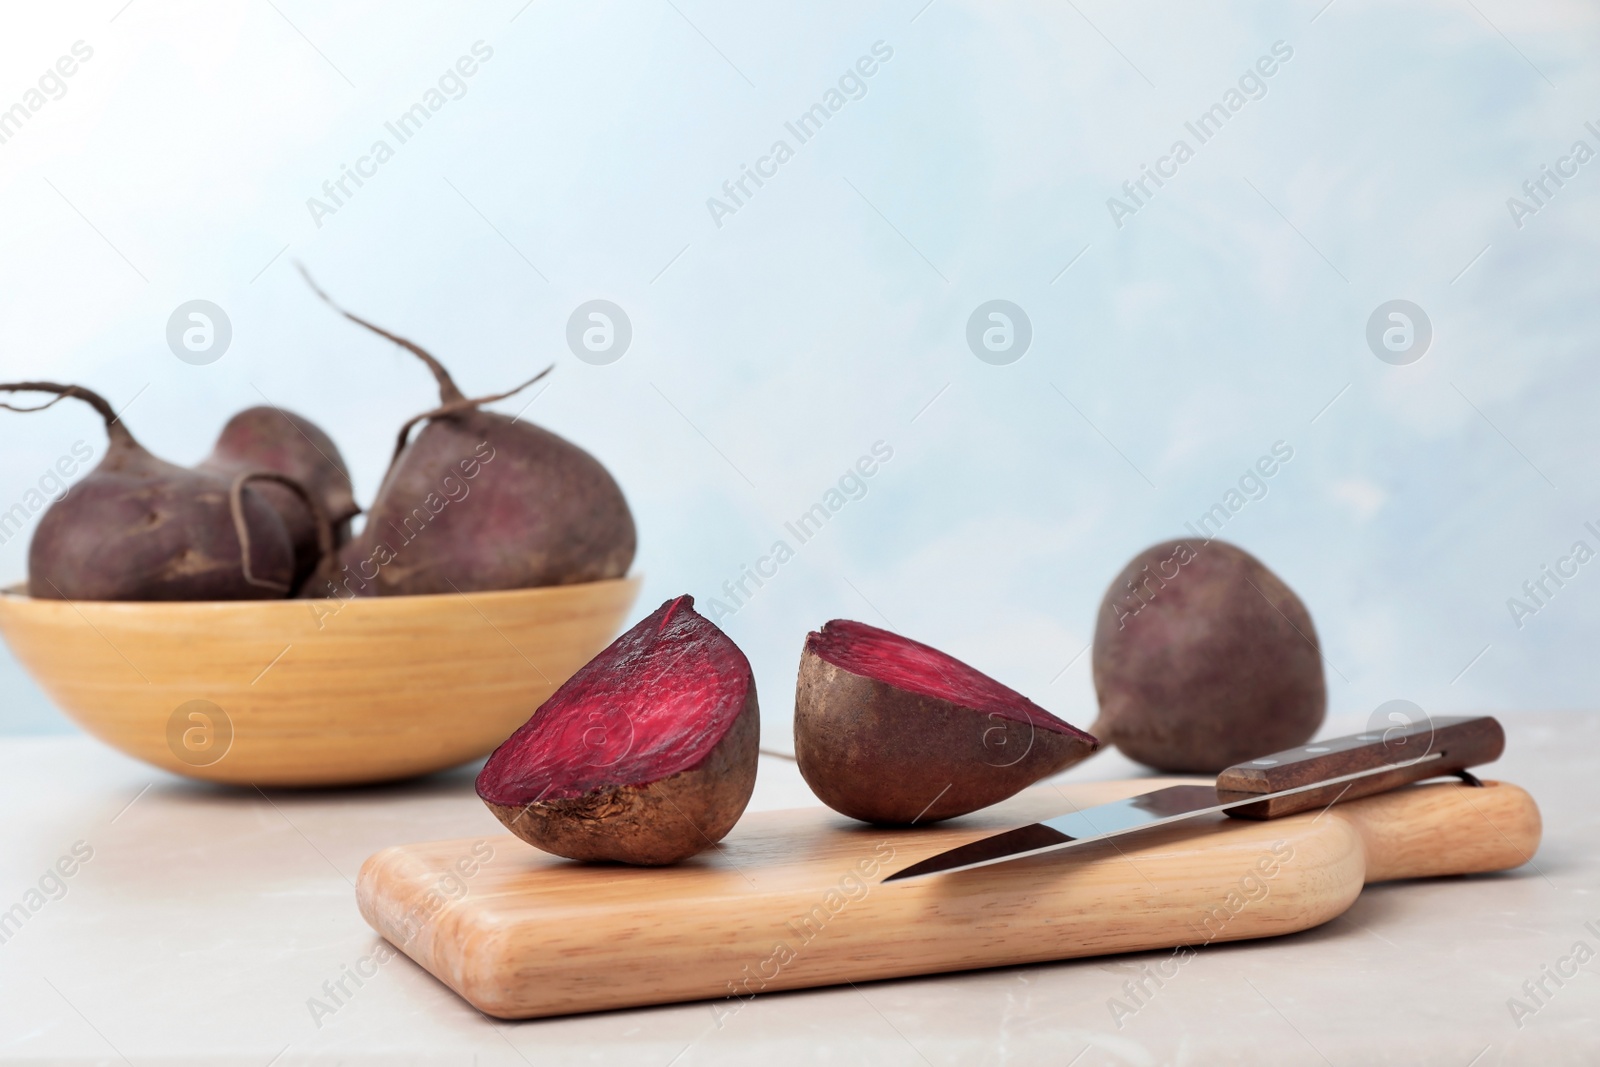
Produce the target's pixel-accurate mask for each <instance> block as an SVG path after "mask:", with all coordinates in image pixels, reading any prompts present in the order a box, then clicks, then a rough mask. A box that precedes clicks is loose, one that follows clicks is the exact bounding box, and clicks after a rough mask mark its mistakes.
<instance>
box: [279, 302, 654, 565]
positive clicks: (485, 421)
mask: <svg viewBox="0 0 1600 1067" xmlns="http://www.w3.org/2000/svg"><path fill="white" fill-rule="evenodd" d="M306 280H307V281H308V282H310V281H311V280H310V278H309V276H308V277H307V279H306ZM311 284H312V288H313V289H315V290H316V292H317V295H318V296H320V297H322V299H323V300H325V301H327V302H328V304H329V305H330V306H332V307H333V308H334V310H336V311H338V312H339V313H340V314H341V315H343V316H344V317H345V318H347V319H349V320H350V321H351V322H354V323H356V324H357V325H359V326H363V327H365V328H366V329H368V330H371V331H372V332H374V333H376V334H378V335H379V336H380V337H384V338H387V339H388V340H390V341H393V342H394V343H395V344H397V345H399V346H400V347H401V348H404V349H405V350H406V351H408V352H410V353H411V354H413V355H415V356H416V357H417V358H418V359H420V360H422V362H423V363H424V364H426V365H427V367H428V369H429V370H431V371H432V372H433V376H434V379H435V380H436V381H437V382H438V385H439V406H438V407H437V408H434V409H432V410H431V411H426V412H423V413H422V414H420V415H418V416H416V417H415V418H413V419H411V420H410V421H408V422H407V423H406V424H405V425H404V426H403V427H401V430H400V434H399V440H398V441H397V442H396V445H395V454H394V458H393V460H392V461H391V462H390V465H389V471H388V473H387V474H385V475H384V479H383V484H382V486H381V488H380V489H379V491H378V494H377V498H376V499H375V500H373V502H372V507H371V508H370V509H369V510H368V512H367V522H366V525H365V526H364V527H363V528H362V531H361V533H360V534H359V535H358V536H357V537H356V538H355V539H354V540H353V541H352V542H351V543H350V545H349V546H347V547H346V549H345V550H344V552H343V553H342V562H343V563H344V564H345V566H346V568H347V571H346V573H347V574H348V575H349V577H348V578H347V579H346V583H345V584H346V585H347V587H348V589H349V591H350V592H351V593H355V594H357V595H379V596H393V595H408V594H419V593H450V592H472V591H474V590H488V589H521V588H526V587H530V586H544V585H569V584H573V583H576V582H593V581H600V580H602V579H606V578H620V577H622V576H623V575H625V574H627V573H628V567H629V566H630V565H631V564H632V563H633V554H634V549H635V546H636V532H635V529H634V523H633V513H632V512H631V511H629V509H628V502H627V500H626V499H625V498H624V497H623V495H622V489H621V488H620V487H619V486H618V485H617V483H616V480H615V479H613V478H612V477H611V474H610V472H609V471H607V470H606V469H605V467H604V466H602V465H601V463H600V461H599V460H597V459H595V458H594V457H593V456H591V455H590V454H589V453H587V452H585V451H584V450H583V449H581V448H579V447H578V446H577V445H575V444H573V443H572V442H570V441H567V440H566V439H565V438H562V437H558V436H556V435H555V434H553V433H551V432H549V431H548V430H543V429H540V428H539V427H537V426H533V425H531V424H529V423H526V422H522V421H520V420H519V419H516V418H512V417H510V416H507V415H501V414H499V413H497V412H493V411H485V410H483V407H482V406H483V405H484V404H486V403H489V402H490V401H493V400H501V399H504V398H505V397H508V396H511V395H512V394H513V393H516V392H517V391H519V390H521V389H524V388H526V387H527V386H529V385H532V384H533V382H536V381H538V380H539V378H541V377H543V374H540V375H536V376H535V377H534V378H532V379H530V380H529V381H527V382H524V383H523V384H522V385H520V386H518V387H517V388H516V389H513V390H511V391H510V392H507V393H501V394H497V395H495V396H487V397H478V398H468V397H466V396H463V395H462V393H461V390H460V389H459V388H458V387H457V386H456V383H455V380H454V379H452V378H451V377H450V372H449V371H447V370H446V369H445V368H444V366H443V364H441V363H440V362H439V361H438V360H437V359H435V358H434V357H433V356H432V355H430V354H429V353H428V352H427V351H425V350H424V349H422V348H421V347H419V346H417V345H416V344H413V343H412V342H410V341H408V340H406V339H405V338H403V337H399V336H396V335H395V334H392V333H390V332H389V331H387V330H385V329H383V328H381V327H379V326H375V325H373V324H372V323H370V322H368V321H367V320H365V319H363V318H361V317H359V316H357V315H354V314H351V313H350V312H348V311H345V310H344V309H343V308H340V307H339V306H338V305H337V304H334V303H333V301H332V300H330V299H329V298H328V296H327V294H325V293H323V292H322V291H321V290H320V289H316V285H315V283H311ZM544 373H548V370H547V371H545V372H544ZM419 422H421V423H423V426H422V429H421V430H420V431H418V432H417V434H416V435H415V436H414V437H413V436H412V435H411V431H412V428H413V427H415V426H416V425H417V423H419Z"/></svg>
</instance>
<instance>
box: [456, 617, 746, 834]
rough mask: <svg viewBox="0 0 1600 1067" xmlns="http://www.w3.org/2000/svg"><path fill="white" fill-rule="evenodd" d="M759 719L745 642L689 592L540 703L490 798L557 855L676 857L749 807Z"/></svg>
mask: <svg viewBox="0 0 1600 1067" xmlns="http://www.w3.org/2000/svg"><path fill="white" fill-rule="evenodd" d="M760 721H761V720H760V711H759V710H758V708H757V705H756V690H755V678H754V676H753V674H752V673H751V670H750V663H749V661H748V660H746V659H745V656H744V653H742V652H740V651H739V648H738V646H736V645H735V644H734V643H733V642H732V641H730V640H729V639H728V637H727V635H725V634H724V633H723V632H722V631H721V630H719V629H717V627H716V626H715V625H713V624H712V623H711V622H710V621H709V620H708V619H706V618H704V617H703V616H701V615H700V614H699V613H698V612H696V611H695V610H694V599H693V598H692V597H689V596H681V597H678V598H676V599H675V600H669V601H667V602H666V603H665V604H663V605H662V606H661V607H660V608H658V609H657V610H656V611H655V612H653V613H652V614H651V615H649V616H648V617H646V618H645V619H644V620H643V621H641V622H640V623H639V624H638V625H636V626H634V627H633V628H632V629H631V630H629V631H628V632H627V633H625V634H623V635H622V636H621V637H619V638H617V639H616V641H614V642H612V644H611V645H610V646H609V647H608V648H606V649H605V651H603V652H601V653H600V654H599V655H598V656H596V657H595V658H594V659H592V660H590V661H589V662H588V663H587V664H585V665H584V666H583V667H582V668H581V669H580V670H579V671H578V672H577V673H576V674H574V675H573V676H572V677H571V678H570V679H568V680H567V682H566V683H565V684H564V685H562V686H561V687H560V688H559V689H557V690H556V691H555V693H553V694H552V695H551V696H550V699H548V700H546V701H545V702H544V703H543V704H542V705H540V707H539V709H538V710H537V711H536V712H534V714H533V717H532V718H531V719H529V720H528V722H527V723H525V724H524V725H523V726H522V727H520V728H519V729H518V730H517V731H516V732H515V733H514V734H512V735H511V737H509V738H508V739H507V740H506V742H505V743H504V744H502V745H501V746H500V747H499V748H498V749H496V750H495V752H494V754H493V755H492V756H490V757H489V761H488V762H487V763H486V764H485V765H484V768H483V770H482V771H481V772H480V773H479V775H478V781H477V788H478V795H479V796H480V797H481V798H482V799H483V801H484V802H485V803H486V804H487V805H488V806H489V808H490V810H491V811H493V812H494V813H495V814H496V816H498V817H499V818H500V820H501V821H502V822H504V823H505V825H506V826H507V827H508V828H509V829H511V830H512V832H514V833H516V834H517V835H518V836H520V837H522V838H523V839H524V840H526V841H528V842H529V843H530V844H533V845H535V846H537V847H539V848H542V849H544V850H545V851H547V852H554V853H556V854H557V855H561V856H567V857H570V858H572V859H583V860H620V861H623V862H627V863H642V864H660V863H673V862H676V861H677V860H680V859H684V858H686V857H688V856H691V855H693V854H694V853H696V852H699V851H700V850H701V849H704V848H706V847H709V846H710V845H711V844H713V843H715V842H716V841H718V840H720V839H721V838H722V837H723V836H724V835H725V834H726V833H727V832H728V831H729V830H730V829H732V828H733V824H734V823H735V822H736V821H737V820H738V818H739V816H740V814H742V813H743V811H744V807H745V804H746V803H748V802H749V799H750V793H751V790H752V789H753V788H754V785H755V772H756V760H757V746H758V744H759V740H760Z"/></svg>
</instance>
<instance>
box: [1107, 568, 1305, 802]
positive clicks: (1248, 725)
mask: <svg viewBox="0 0 1600 1067" xmlns="http://www.w3.org/2000/svg"><path fill="white" fill-rule="evenodd" d="M1094 687H1095V692H1096V694H1097V695H1098V696H1099V699H1100V718H1099V720H1098V721H1097V722H1096V723H1095V725H1094V727H1093V729H1094V732H1095V733H1096V734H1097V735H1098V736H1099V737H1100V738H1101V739H1103V740H1104V741H1106V742H1107V743H1109V744H1114V745H1116V747H1117V748H1118V749H1119V750H1121V752H1122V753H1123V754H1124V755H1126V756H1128V757H1129V758H1130V759H1135V760H1138V761H1139V762H1140V763H1143V764H1145V765H1146V766H1148V767H1153V768H1155V769H1156V770H1160V771H1169V772H1196V773H1204V774H1215V773H1217V772H1219V771H1221V770H1223V769H1224V768H1227V767H1231V766H1233V765H1234V764H1235V763H1238V762H1240V761H1242V760H1247V759H1251V758H1253V757H1256V756H1261V755H1264V754H1266V753H1268V752H1279V751H1282V750H1283V749H1288V748H1294V747H1295V746H1297V745H1302V744H1304V743H1305V742H1307V741H1309V740H1311V738H1312V737H1313V736H1314V735H1315V734H1316V732H1317V728H1318V727H1319V726H1321V725H1322V717H1323V713H1324V712H1325V711H1326V709H1327V704H1328V687H1327V683H1326V681H1325V680H1324V678H1323V674H1322V655H1321V652H1320V651H1319V649H1318V645H1317V631H1316V628H1315V627H1314V626H1313V625H1312V624H1311V615H1310V613H1309V612H1308V611H1306V606H1305V604H1303V603H1301V601H1300V598H1299V597H1298V596H1296V595H1295V594H1294V591H1293V590H1292V589H1290V588H1289V587H1288V586H1287V585H1285V584H1284V583H1283V581H1282V580H1281V579H1280V578H1279V577H1278V576H1277V575H1276V574H1273V573H1272V571H1270V570H1268V569H1267V567H1266V565H1265V564H1263V563H1262V562H1261V561H1260V560H1258V559H1256V557H1254V556H1252V555H1251V554H1250V553H1248V552H1246V551H1244V550H1243V549H1241V548H1237V547H1235V546H1233V545H1230V544H1228V543H1226V542H1224V541H1166V542H1163V543H1162V544H1158V545H1152V546H1151V547H1150V548H1147V549H1145V550H1144V551H1143V552H1141V553H1139V554H1138V555H1137V556H1135V557H1134V558H1133V559H1132V560H1131V561H1130V562H1129V563H1128V565H1127V566H1126V567H1124V568H1123V569H1122V573H1121V574H1119V575H1117V577H1116V578H1115V579H1113V580H1112V582H1111V586H1110V588H1108V589H1107V590H1106V594H1105V597H1104V599H1103V600H1102V601H1101V603H1100V617H1099V620H1098V621H1097V622H1096V624H1095V631H1094Z"/></svg>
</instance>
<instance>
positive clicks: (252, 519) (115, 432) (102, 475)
mask: <svg viewBox="0 0 1600 1067" xmlns="http://www.w3.org/2000/svg"><path fill="white" fill-rule="evenodd" d="M0 392H7V393H23V392H27V393H54V394H56V397H55V399H54V400H51V401H49V402H48V403H46V404H42V405H40V406H39V407H35V408H19V407H15V406H13V405H11V404H0V407H5V408H8V409H10V410H12V411H39V410H42V409H43V408H47V407H50V406H51V405H52V404H55V403H57V402H58V401H60V400H61V399H62V398H64V397H69V396H70V397H75V398H77V399H79V400H82V401H84V402H85V403H87V404H89V405H90V406H91V407H93V408H94V409H95V410H96V411H98V412H99V413H100V416H101V418H103V419H104V420H105V424H106V434H107V436H108V437H109V438H110V441H109V443H108V445H107V448H106V454H105V458H103V459H102V460H101V461H100V463H99V464H98V465H97V466H96V467H95V468H94V470H92V471H90V472H89V473H88V474H85V475H84V476H83V477H82V478H81V479H79V480H78V482H77V484H75V485H74V486H73V487H72V489H71V491H70V492H68V493H67V495H66V496H64V497H62V498H61V499H59V500H57V501H56V502H55V503H54V504H52V505H51V506H50V507H49V508H48V509H47V510H46V511H45V513H44V515H43V516H41V517H40V519H39V527H38V529H37V530H35V531H34V534H33V541H32V543H31V544H30V545H29V546H28V591H29V593H30V594H31V595H32V596H35V597H40V598H44V599H53V600H266V599H272V598H275V597H283V596H286V595H288V592H289V587H290V581H291V579H292V578H293V576H294V555H293V550H292V547H291V545H290V541H289V533H288V531H287V530H286V529H285V528H284V525H283V520H282V519H280V518H278V515H277V512H275V511H273V509H272V507H271V506H270V505H269V504H268V503H267V502H266V500H265V499H263V498H262V496H261V495H260V494H259V493H257V492H256V491H255V490H254V489H251V488H249V487H248V486H246V485H244V484H243V480H245V479H246V478H247V476H239V477H236V478H229V477H227V476H225V475H222V474H216V473H213V472H210V471H198V470H191V469H190V468H188V467H179V466H177V465H176V464H172V463H168V462H166V461H165V460H161V459H157V458H156V457H155V456H153V455H151V454H150V453H149V452H147V451H146V450H145V449H144V447H143V446H142V445H140V444H139V443H138V442H137V441H135V440H134V439H133V435H132V434H130V433H129V432H128V429H127V427H126V426H124V425H123V424H122V422H121V421H120V420H119V419H118V418H117V414H116V412H115V411H113V410H112V408H111V405H110V404H108V403H107V402H106V401H105V399H104V398H103V397H101V396H100V395H98V394H97V393H93V392H91V391H89V390H88V389H85V388H83V387H82V386H77V385H59V384H57V383H55V382H11V383H8V384H0ZM241 532H242V533H243V534H244V537H243V541H242V542H241V537H240V534H241ZM241 544H244V545H245V549H241Z"/></svg>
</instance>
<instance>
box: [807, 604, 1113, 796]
mask: <svg viewBox="0 0 1600 1067" xmlns="http://www.w3.org/2000/svg"><path fill="white" fill-rule="evenodd" d="M1098 747H1099V742H1097V741H1096V740H1095V739H1094V738H1093V737H1092V736H1090V735H1089V734H1087V733H1084V732H1083V731H1082V730H1079V729H1078V728H1076V727H1074V726H1071V725H1069V724H1068V723H1065V722H1063V721H1062V720H1060V719H1058V718H1056V717H1055V716H1054V715H1051V714H1050V713H1049V712H1048V711H1045V710H1044V709H1043V708H1041V707H1039V706H1038V705H1037V704H1035V703H1033V702H1032V701H1031V700H1029V699H1028V698H1027V697H1024V696H1023V695H1022V694H1020V693H1018V692H1016V691H1014V690H1012V689H1009V688H1007V687H1006V686H1003V685H1001V684H1000V683H999V682H997V681H995V680H994V679H992V678H990V677H988V676H987V675H985V674H982V673H980V672H978V671H976V670H974V669H973V668H971V667H969V666H967V665H966V664H965V663H962V662H961V661H960V660H957V659H954V658H953V657H951V656H947V655H945V654H944V653H943V652H940V651H939V650H938V649H934V648H930V647H928V646H927V645H924V644H921V643H919V642H916V641H912V640H910V639H908V638H905V637H901V636H899V635H898V634H892V633H890V632H888V631H887V630H880V629H878V628H877V627H875V626H868V625H866V624H865V623H859V622H849V621H845V620H839V619H836V620H834V621H833V622H830V623H828V624H827V625H826V626H824V627H823V628H822V630H821V631H820V632H816V633H811V634H807V635H806V643H805V650H804V652H803V653H802V654H801V658H800V677H799V681H798V684H797V686H796V690H795V709H794V750H795V759H796V760H797V761H798V763H799V765H800V773H801V775H802V776H804V778H805V780H806V784H808V785H809V786H811V790H812V792H814V793H816V794H817V797H818V798H819V799H820V800H821V801H822V802H823V803H824V804H826V805H828V806H829V807H830V808H832V809H834V810H835V811H837V812H840V813H841V814H844V815H848V816H850V817H851V818H854V819H861V820H862V821H864V822H872V823H882V824H887V825H910V824H913V823H915V824H918V825H921V824H925V823H930V822H938V821H939V820H941V819H949V818H952V817H954V816H957V815H964V814H966V813H967V812H970V811H976V810H978V809H979V808H985V807H988V806H989V805H990V804H995V803H998V802H999V801H1002V800H1004V799H1005V798H1006V797H1009V796H1011V795H1012V794H1014V793H1016V792H1018V791H1019V790H1021V789H1023V788H1025V787H1027V786H1029V785H1032V784H1033V783H1034V782H1037V781H1038V780H1039V779H1041V778H1044V777H1046V776H1048V775H1051V774H1054V773H1056V772H1057V771H1060V770H1064V769H1065V768H1067V767H1070V766H1072V765H1073V764H1074V763H1077V762H1078V761H1080V760H1082V759H1084V758H1085V757H1086V756H1089V755H1090V754H1092V753H1093V752H1094V751H1095V750H1096V749H1097V748H1098Z"/></svg>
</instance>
